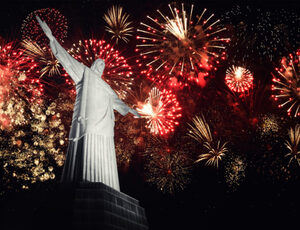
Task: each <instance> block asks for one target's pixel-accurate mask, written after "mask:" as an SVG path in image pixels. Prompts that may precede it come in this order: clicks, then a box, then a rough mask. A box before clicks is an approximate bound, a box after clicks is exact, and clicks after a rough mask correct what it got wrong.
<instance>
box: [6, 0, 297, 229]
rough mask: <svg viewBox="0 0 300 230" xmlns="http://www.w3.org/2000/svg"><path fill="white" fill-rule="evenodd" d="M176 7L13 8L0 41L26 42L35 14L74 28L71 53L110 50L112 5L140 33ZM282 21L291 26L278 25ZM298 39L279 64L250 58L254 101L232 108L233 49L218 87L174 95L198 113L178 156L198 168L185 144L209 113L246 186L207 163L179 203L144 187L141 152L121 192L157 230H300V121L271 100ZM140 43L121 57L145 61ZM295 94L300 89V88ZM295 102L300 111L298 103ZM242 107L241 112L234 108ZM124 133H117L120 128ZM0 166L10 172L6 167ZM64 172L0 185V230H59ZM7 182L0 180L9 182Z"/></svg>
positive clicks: (154, 0)
mask: <svg viewBox="0 0 300 230" xmlns="http://www.w3.org/2000/svg"><path fill="white" fill-rule="evenodd" d="M184 2H185V3H186V4H190V3H194V4H195V5H196V6H197V8H198V9H201V8H208V9H209V10H210V12H213V13H215V14H216V15H217V16H218V17H222V15H224V13H225V12H229V11H230V10H231V9H232V8H233V7H235V6H236V5H237V4H239V5H240V6H245V5H248V6H249V7H251V8H252V9H256V8H260V9H262V10H263V11H270V12H275V11H276V10H278V11H280V10H282V9H283V10H285V11H284V12H287V13H289V12H291V14H292V13H293V14H294V13H297V11H298V12H299V3H297V1H269V0H268V1H222V2H219V1H216V0H211V1H208V0H206V1H184ZM168 3H169V2H168V1H162V0H144V1H142V0H141V1H117V0H116V1H109V0H107V1H102V0H82V1H79V0H76V1H72V0H68V1H67V0H62V1H59V0H45V1H42V0H41V1H38V0H31V1H21V0H10V1H7V2H2V3H1V7H0V17H1V18H0V24H1V26H0V36H1V37H2V38H4V39H5V40H7V41H11V40H14V39H20V38H21V35H20V28H21V25H22V22H23V20H24V19H25V18H26V16H27V15H28V14H29V13H31V12H33V11H34V10H38V9H42V8H55V9H57V10H59V11H60V12H61V13H62V14H63V15H64V16H65V17H66V18H67V20H68V27H69V28H68V35H67V38H66V39H65V44H66V46H69V45H70V44H72V43H73V42H74V41H76V40H78V39H81V38H90V37H93V38H97V39H105V40H106V41H107V42H109V41H110V40H109V39H110V36H109V35H108V34H107V33H105V23H104V21H103V19H102V16H103V14H104V13H105V12H106V11H107V9H108V8H109V7H111V6H112V5H114V4H120V5H122V6H123V7H124V10H125V11H126V12H128V13H129V14H130V17H131V19H132V21H133V24H134V27H136V28H137V27H138V26H139V23H140V22H141V21H144V20H145V17H146V15H151V14H153V13H154V12H155V10H156V9H160V8H162V7H165V6H166V5H167V4H168ZM287 16H288V15H287ZM279 17H285V16H284V15H278V18H279ZM249 21H250V22H251V21H252V19H251V18H250V19H249ZM253 22H255V19H253ZM298 22H299V18H298ZM288 23H289V22H287V26H290V27H293V26H294V24H292V22H290V24H288ZM290 27H288V28H290ZM292 29H293V30H294V29H295V28H292ZM292 29H291V30H292ZM297 29H298V30H297ZM297 29H295V30H294V31H296V34H289V35H286V36H289V37H292V36H295V37H294V38H291V39H290V40H289V41H292V42H293V41H296V42H297V44H292V45H290V44H287V43H286V44H284V45H283V46H284V47H285V48H283V49H281V50H280V48H278V52H281V53H282V55H279V54H278V53H276V51H275V52H274V50H273V51H272V52H273V53H274V56H273V57H272V60H267V58H266V57H264V56H262V55H260V54H261V53H260V50H259V49H258V51H257V50H255V51H253V52H252V51H251V52H250V54H249V56H247V57H246V58H245V60H246V62H247V65H248V66H249V67H251V69H252V71H253V72H254V78H255V80H254V84H255V87H256V90H254V91H253V93H252V94H251V98H250V97H249V98H247V99H243V98H242V97H240V98H238V99H237V101H234V99H232V98H230V95H232V94H230V93H228V92H229V91H230V90H229V89H228V88H226V87H225V85H224V84H223V83H222V82H223V80H224V76H223V75H224V74H225V71H226V68H227V67H228V66H229V65H230V64H232V63H238V61H237V60H236V59H237V58H239V57H241V56H236V57H235V58H236V59H234V60H233V59H231V57H232V56H230V55H233V53H234V48H232V47H231V50H229V51H228V54H229V57H228V59H227V60H226V61H225V62H224V63H222V64H220V67H219V68H218V70H217V71H216V73H214V74H213V75H214V77H213V78H212V80H210V81H208V83H207V84H206V86H205V87H203V88H201V89H199V87H198V86H192V87H191V88H190V89H189V90H190V91H189V90H188V89H184V90H182V91H180V90H179V91H176V95H177V97H178V98H179V99H178V100H179V102H180V103H190V104H189V105H190V106H191V108H192V107H193V108H192V109H191V111H184V113H183V118H182V120H181V121H180V125H179V126H178V127H177V128H176V130H175V132H174V135H172V136H171V137H170V141H169V143H170V146H172V147H174V148H175V149H176V148H177V146H180V147H178V148H181V149H182V148H183V149H185V148H184V147H185V145H186V146H187V147H186V148H187V149H188V150H187V151H190V157H191V158H193V159H194V160H195V157H197V148H198V145H197V144H196V142H195V141H191V140H189V141H188V142H185V139H184V138H186V130H187V127H188V126H187V123H191V119H192V117H193V116H194V115H197V114H200V113H203V114H204V115H206V116H207V117H209V119H208V120H209V122H210V123H211V124H212V127H213V130H214V131H215V133H214V135H215V134H216V135H218V136H219V137H222V138H223V139H226V140H228V142H229V144H228V148H229V149H230V153H231V155H232V154H233V155H234V154H237V155H239V156H240V157H241V159H245V162H247V167H246V169H245V177H244V178H243V179H242V181H241V182H240V183H239V185H238V186H237V187H234V188H232V187H230V186H228V184H227V183H226V181H225V179H224V178H225V177H224V175H225V174H226V166H227V165H228V164H229V162H230V158H224V161H220V162H219V164H220V166H219V168H216V167H209V166H205V164H204V163H202V162H201V163H198V164H195V165H193V166H192V169H191V173H190V176H189V180H190V183H188V184H187V185H186V187H185V188H184V189H183V190H176V191H175V192H174V193H172V194H169V193H163V192H161V191H159V190H158V189H157V188H156V187H155V185H151V184H149V183H147V182H146V179H145V178H146V174H145V173H144V160H145V159H144V157H143V156H144V155H145V154H147V151H149V150H147V149H149V146H148V147H145V149H144V150H143V149H142V148H138V150H136V152H138V153H136V154H135V155H134V156H132V159H131V162H130V164H129V165H128V166H127V167H126V168H120V169H119V178H120V185H121V191H122V192H124V193H126V194H128V195H130V196H132V197H134V198H136V199H138V200H139V201H140V204H141V206H142V207H144V208H145V210H146V215H147V218H148V222H149V227H150V229H153V230H156V229H250V228H253V229H274V228H275V229H276V228H279V227H280V228H282V229H288V228H290V227H291V226H292V225H293V224H296V226H295V228H294V229H297V228H298V227H297V226H298V225H299V222H298V221H297V219H298V218H299V213H300V209H299V205H300V198H299V194H300V184H299V173H300V171H299V167H300V166H299V165H298V164H297V163H296V161H294V162H293V163H291V164H290V166H289V167H287V166H288V159H287V158H285V157H284V156H285V154H286V153H287V150H286V148H285V145H284V143H285V141H286V139H287V138H288V134H287V133H288V129H289V128H290V127H295V125H296V124H298V123H299V116H298V117H297V118H293V117H290V116H288V115H287V113H286V111H285V110H284V109H280V108H277V105H276V103H275V102H274V101H272V100H271V99H270V96H271V90H270V84H271V80H272V76H271V72H274V69H275V67H276V66H278V63H279V62H280V58H281V57H282V56H283V55H287V54H288V53H291V52H295V51H296V49H297V48H299V24H298V27H297ZM291 30H290V31H289V32H290V33H291ZM297 31H298V33H297ZM266 34H267V33H266ZM248 36H249V39H250V38H252V37H251V33H250V35H248ZM134 37H135V36H133V37H132V38H131V39H130V41H129V43H128V45H124V43H120V44H119V45H117V48H118V49H119V50H120V51H121V53H122V55H123V56H125V57H127V58H129V63H134V59H135V57H136V56H137V54H136V52H134V49H135V45H136V39H135V38H134ZM246 39H247V38H246ZM292 42H290V43H292ZM247 44H248V43H247ZM297 46H298V47H297ZM237 47H238V48H237V49H238V50H237V49H236V51H239V52H240V53H239V55H242V54H244V53H243V52H241V50H242V49H243V45H240V46H237ZM280 47H281V46H280ZM295 47H296V49H295ZM252 48H253V47H252ZM254 48H256V47H254ZM254 48H253V49H254ZM247 49H248V48H247ZM245 50H246V48H245ZM245 52H246V51H245ZM247 52H248V50H247ZM240 60H241V59H240ZM298 77H299V76H298ZM298 81H299V80H298ZM297 84H298V87H299V82H298V83H297ZM197 87H198V88H197ZM190 92H192V93H190ZM298 94H299V90H298ZM225 95H226V96H225ZM297 100H298V104H299V96H298V99H297ZM234 102H236V103H240V104H239V105H238V106H234ZM229 104H230V105H229ZM189 105H188V104H186V105H185V107H184V106H183V107H184V109H187V108H189V107H188V106H189ZM239 106H240V107H239ZM187 110H188V109H187ZM264 115H265V116H264ZM272 116H274V117H275V118H276V119H277V121H278V124H279V129H278V130H279V131H276V134H275V133H273V134H271V135H267V136H262V135H261V134H260V129H259V124H260V122H262V120H263V117H272ZM116 127H118V124H117V123H116ZM257 127H258V128H257ZM226 137H227V138H226ZM190 143H193V146H192V147H190V146H188V145H189V144H190ZM3 144H4V143H2V144H1V148H3ZM4 145H5V144H4ZM150 149H151V147H150ZM151 151H152V150H151ZM193 151H194V152H193ZM298 151H299V146H298ZM229 155H230V154H228V156H229ZM231 155H230V156H231ZM0 162H1V164H0V165H1V167H2V166H3V162H2V159H1V158H0ZM282 168H285V169H287V171H288V173H286V171H284V172H283V171H281V170H282ZM0 170H2V169H0ZM56 170H57V179H55V180H52V181H46V182H40V183H37V184H35V185H34V186H33V187H32V188H30V189H28V190H22V189H21V190H20V189H16V190H14V189H8V187H6V186H7V184H6V185H0V189H1V190H3V191H5V192H3V193H0V194H2V195H1V196H0V229H21V228H22V229H25V227H30V228H31V229H45V228H46V229H54V228H57V227H58V226H59V224H58V222H59V220H60V219H63V218H64V216H68V214H66V213H61V212H60V211H59V210H57V206H55V204H56V203H57V202H59V201H60V199H61V198H60V197H58V196H59V195H58V194H59V193H58V192H57V191H58V187H59V185H58V182H59V175H60V174H61V167H57V169H56ZM286 174H288V175H287V176H286ZM3 175H4V174H3V173H0V176H1V177H2V176H3ZM5 175H6V174H5ZM1 181H2V179H1ZM12 187H14V186H12ZM2 226H3V227H2Z"/></svg>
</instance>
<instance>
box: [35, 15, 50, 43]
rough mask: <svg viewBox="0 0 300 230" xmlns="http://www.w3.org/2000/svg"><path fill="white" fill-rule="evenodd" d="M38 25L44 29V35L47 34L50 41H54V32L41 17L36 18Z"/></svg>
mask: <svg viewBox="0 0 300 230" xmlns="http://www.w3.org/2000/svg"><path fill="white" fill-rule="evenodd" d="M35 17H36V19H37V21H38V23H39V24H40V26H41V27H42V30H43V31H44V33H45V34H46V36H47V37H48V38H49V40H50V41H53V39H54V37H53V35H52V31H51V29H50V28H49V26H48V25H47V23H46V22H43V21H42V20H41V19H40V17H39V16H37V15H36V16H35Z"/></svg>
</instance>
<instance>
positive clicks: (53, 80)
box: [21, 40, 76, 95]
mask: <svg viewBox="0 0 300 230" xmlns="http://www.w3.org/2000/svg"><path fill="white" fill-rule="evenodd" d="M21 45H22V47H23V52H24V54H23V55H24V56H25V57H28V58H30V59H31V60H32V61H34V65H35V66H36V67H35V70H36V74H37V75H38V77H39V79H40V80H41V82H42V83H43V84H44V85H46V86H48V87H50V88H51V89H49V88H48V89H49V91H50V92H51V93H53V92H54V88H59V90H58V91H59V92H61V90H65V89H67V90H70V91H71V92H72V93H73V94H74V95H75V94H76V91H75V90H74V88H75V87H74V85H75V83H74V82H73V81H72V80H71V77H70V76H69V75H68V74H67V73H66V71H65V70H64V69H63V67H62V66H61V64H60V63H59V61H58V60H57V59H56V58H55V57H54V55H53V53H52V51H51V49H50V48H49V47H43V48H42V47H41V46H39V45H38V44H37V43H36V42H34V41H31V40H24V41H22V42H21ZM62 76H63V77H62ZM63 83H65V84H63Z"/></svg>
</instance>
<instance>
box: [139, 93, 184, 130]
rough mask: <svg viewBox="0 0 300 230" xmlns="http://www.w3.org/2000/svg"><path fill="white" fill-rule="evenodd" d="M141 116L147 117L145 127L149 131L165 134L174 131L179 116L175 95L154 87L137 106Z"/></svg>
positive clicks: (179, 108)
mask: <svg viewBox="0 0 300 230" xmlns="http://www.w3.org/2000/svg"><path fill="white" fill-rule="evenodd" d="M137 111H138V112H139V114H140V115H141V117H143V118H146V119H147V127H148V128H149V129H150V132H151V133H154V134H160V135H166V134H168V133H170V132H174V130H175V125H178V124H179V122H178V121H177V119H178V118H179V117H181V113H180V111H181V107H180V106H179V102H178V101H177V99H176V96H175V95H174V94H172V92H171V91H170V90H169V91H168V90H165V89H163V90H162V91H160V90H159V89H158V88H156V87H154V88H152V89H151V91H150V93H149V97H148V98H147V99H146V101H145V103H144V104H143V105H142V106H141V107H140V108H137Z"/></svg>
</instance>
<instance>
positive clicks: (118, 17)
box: [103, 6, 133, 44]
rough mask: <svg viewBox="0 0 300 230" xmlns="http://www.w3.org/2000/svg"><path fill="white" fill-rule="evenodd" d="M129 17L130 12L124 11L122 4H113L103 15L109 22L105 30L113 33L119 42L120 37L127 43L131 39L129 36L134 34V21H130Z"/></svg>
mask: <svg viewBox="0 0 300 230" xmlns="http://www.w3.org/2000/svg"><path fill="white" fill-rule="evenodd" d="M128 17H129V14H127V13H124V12H123V7H121V6H112V7H111V8H110V9H108V11H107V13H106V14H104V16H103V19H104V21H105V22H106V23H107V26H105V30H106V31H107V32H108V33H110V34H112V39H115V40H116V43H117V44H118V41H119V39H120V40H121V39H122V40H123V41H124V42H126V43H127V42H128V41H129V39H128V37H130V36H132V32H133V27H131V24H132V21H129V20H128Z"/></svg>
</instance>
